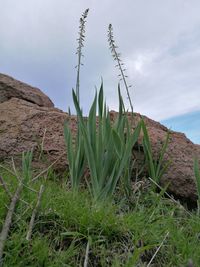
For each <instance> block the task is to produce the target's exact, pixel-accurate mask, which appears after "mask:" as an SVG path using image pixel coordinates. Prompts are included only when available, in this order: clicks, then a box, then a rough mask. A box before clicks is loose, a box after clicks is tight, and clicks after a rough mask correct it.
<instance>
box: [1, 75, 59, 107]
mask: <svg viewBox="0 0 200 267" xmlns="http://www.w3.org/2000/svg"><path fill="white" fill-rule="evenodd" d="M13 97H14V98H19V99H24V100H25V101H28V102H31V103H33V104H36V105H38V106H42V107H53V106H54V105H53V103H52V102H51V100H50V99H49V98H48V97H47V96H46V95H45V94H43V93H42V92H41V91H40V90H39V89H37V88H35V87H31V86H29V85H27V84H25V83H22V82H20V81H17V80H15V79H13V78H12V77H10V76H7V75H4V74H0V103H3V102H5V101H7V100H9V99H11V98H13Z"/></svg>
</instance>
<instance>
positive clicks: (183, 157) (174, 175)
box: [0, 76, 200, 201]
mask: <svg viewBox="0 0 200 267" xmlns="http://www.w3.org/2000/svg"><path fill="white" fill-rule="evenodd" d="M0 77H4V76H0ZM6 77H7V76H6ZM7 79H8V81H9V82H8V85H6V82H5V80H6V79H5V80H4V92H5V93H4V95H7V96H9V95H10V94H11V93H12V92H13V87H12V86H10V80H9V78H7ZM0 80H1V79H0ZM18 83H19V82H17V81H15V80H12V84H18ZM0 84H1V83H0ZM20 84H21V83H20ZM6 88H7V89H6ZM16 91H17V90H16ZM0 92H1V91H0ZM23 92H25V94H26V95H27V96H31V97H30V98H28V97H24V94H22V97H21V98H20V94H18V95H17V98H16V97H14V95H13V96H12V97H7V98H6V97H4V99H3V98H2V97H0V99H1V101H0V102H1V103H0V160H2V161H3V160H6V159H10V158H11V157H14V158H16V159H17V158H18V157H21V152H23V151H27V150H30V149H34V155H35V156H34V163H35V164H36V165H37V166H38V167H44V166H45V164H46V165H49V164H50V163H52V162H54V161H55V160H56V159H58V158H59V160H58V161H57V162H56V164H55V165H54V168H55V169H57V170H59V171H64V170H66V168H67V162H66V155H65V145H64V138H63V124H64V121H65V120H69V116H68V115H67V114H66V113H64V112H63V111H61V110H59V109H57V108H54V107H53V104H51V101H50V100H49V101H48V100H45V99H48V98H47V97H46V96H44V98H43V97H42V99H44V100H43V101H39V102H37V97H38V94H39V95H42V93H40V91H38V89H34V88H33V87H30V86H28V85H25V84H23ZM34 93H35V94H34ZM0 96H1V93H0ZM29 99H30V101H29ZM34 99H35V100H34ZM39 99H40V98H39ZM46 101H47V102H46ZM42 102H43V103H45V102H46V103H49V104H41V103H42ZM49 106H50V107H49ZM110 115H111V118H114V117H115V116H117V113H116V112H111V114H110ZM139 119H140V115H139V114H136V120H137V121H139ZM70 120H71V128H72V130H73V133H75V132H76V129H77V127H76V126H77V121H76V117H75V116H72V117H71V118H70ZM144 120H145V122H146V125H147V128H148V131H149V135H150V139H151V142H152V147H153V153H154V155H155V156H156V155H158V153H159V151H160V148H161V146H162V144H163V142H164V140H165V138H166V134H167V131H168V129H167V128H166V127H164V126H163V125H161V124H160V123H158V122H155V121H153V120H151V119H149V118H147V117H144ZM170 136H171V137H170V142H169V146H168V149H167V153H166V155H165V160H168V159H170V160H171V165H170V167H169V169H168V170H167V172H166V173H165V174H164V176H163V177H162V180H161V184H162V185H165V184H168V183H169V187H168V191H169V192H170V193H172V194H174V195H175V196H177V197H178V198H180V199H184V200H187V201H196V199H197V193H196V185H195V177H194V172H193V158H194V156H198V158H200V146H199V145H195V144H193V143H192V142H191V141H190V140H189V139H187V138H186V136H185V135H184V134H182V133H178V132H173V131H172V132H171V135H170ZM141 143H142V141H141V139H140V140H139V145H141ZM41 151H42V154H41ZM135 153H136V155H138V156H139V157H140V158H141V159H142V158H143V156H144V155H143V152H142V151H140V152H138V151H137V147H136V148H135ZM41 155H43V157H42V158H41ZM36 165H35V166H36Z"/></svg>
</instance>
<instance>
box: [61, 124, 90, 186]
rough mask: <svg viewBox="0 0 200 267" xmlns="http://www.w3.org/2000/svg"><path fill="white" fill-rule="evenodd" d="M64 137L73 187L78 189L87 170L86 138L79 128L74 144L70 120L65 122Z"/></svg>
mask: <svg viewBox="0 0 200 267" xmlns="http://www.w3.org/2000/svg"><path fill="white" fill-rule="evenodd" d="M78 127H79V125H78ZM64 138H65V145H66V149H67V158H68V164H69V174H70V181H71V187H72V189H73V190H74V191H77V190H78V188H79V185H80V181H81V178H82V177H83V174H84V170H85V153H84V143H83V142H84V140H83V137H82V135H81V133H80V130H77V135H76V138H75V140H74V141H75V142H74V144H73V140H72V133H71V129H70V126H69V122H65V124H64Z"/></svg>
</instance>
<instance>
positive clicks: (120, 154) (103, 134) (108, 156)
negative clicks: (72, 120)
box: [73, 84, 141, 200]
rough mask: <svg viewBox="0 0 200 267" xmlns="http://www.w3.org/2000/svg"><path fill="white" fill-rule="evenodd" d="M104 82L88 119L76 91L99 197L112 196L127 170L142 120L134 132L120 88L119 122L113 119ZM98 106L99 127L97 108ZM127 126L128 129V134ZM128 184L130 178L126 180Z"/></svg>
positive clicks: (93, 189)
mask: <svg viewBox="0 0 200 267" xmlns="http://www.w3.org/2000/svg"><path fill="white" fill-rule="evenodd" d="M103 99H104V97H103V84H102V85H101V88H100V90H99V94H98V95H97V93H96V94H95V97H94V101H93V104H92V106H91V109H90V112H89V117H88V120H87V121H86V120H84V118H83V116H82V111H81V109H80V105H79V102H78V99H77V97H76V94H75V92H74V91H73V101H74V105H75V108H76V111H77V116H78V121H79V127H80V133H79V134H81V135H82V136H83V142H84V148H85V156H86V159H87V163H88V167H89V170H90V175H91V185H90V191H91V193H92V195H93V196H94V198H95V199H96V200H103V199H107V198H108V197H110V196H112V194H113V193H114V191H115V188H116V185H117V183H118V181H119V179H120V177H122V175H123V174H124V172H125V171H126V170H125V168H126V167H127V162H129V160H130V157H131V155H132V148H133V146H134V144H135V143H136V141H137V139H138V136H139V133H140V129H141V124H140V123H139V124H138V126H137V127H136V129H135V131H134V132H133V133H131V131H130V129H129V125H128V119H127V117H126V114H125V113H123V106H124V105H123V101H122V97H121V93H120V90H119V116H118V119H117V121H116V122H115V123H112V122H111V120H110V114H109V110H108V109H107V107H106V103H104V101H103ZM97 107H98V127H97V126H96V111H97ZM126 128H127V133H126V135H124V133H125V130H126ZM126 184H127V185H128V182H127V181H126Z"/></svg>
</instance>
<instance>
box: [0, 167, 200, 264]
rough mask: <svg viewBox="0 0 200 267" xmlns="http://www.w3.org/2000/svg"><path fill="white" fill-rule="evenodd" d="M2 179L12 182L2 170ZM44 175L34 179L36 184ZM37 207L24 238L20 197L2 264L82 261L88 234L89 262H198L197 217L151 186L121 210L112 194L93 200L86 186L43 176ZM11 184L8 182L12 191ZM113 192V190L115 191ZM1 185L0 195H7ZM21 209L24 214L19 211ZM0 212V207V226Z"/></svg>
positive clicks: (0, 216)
mask: <svg viewBox="0 0 200 267" xmlns="http://www.w3.org/2000/svg"><path fill="white" fill-rule="evenodd" d="M3 176H4V177H5V181H6V182H7V183H8V184H9V183H10V182H12V177H11V176H10V174H8V173H6V172H4V175H3ZM43 182H44V181H43V179H41V180H39V181H37V182H35V183H34V187H33V188H34V190H38V188H40V185H41V184H42V183H43ZM45 188H46V190H45V194H44V195H43V198H42V201H41V207H40V213H39V215H38V217H37V219H36V222H35V226H34V229H33V234H32V239H31V241H29V242H27V241H26V234H27V228H28V224H29V220H30V218H31V213H32V212H31V209H28V210H27V211H26V213H24V210H25V207H26V205H25V203H24V202H21V201H20V202H19V203H18V205H17V208H16V210H15V216H14V219H13V223H12V227H11V229H10V234H9V238H8V239H7V242H6V247H5V255H4V266H48V267H53V266H54V267H55V266H65V265H66V266H83V264H84V261H85V257H86V248H87V244H88V240H89V244H90V245H89V251H88V259H87V263H88V267H95V266H96V267H97V266H102V267H104V266H127V267H128V266H147V265H148V263H149V262H150V261H151V259H152V257H153V256H154V255H155V252H156V251H157V250H158V248H159V246H160V245H161V244H162V241H163V240H164V238H165V236H166V234H167V233H168V232H169V234H168V236H167V238H166V239H165V241H164V242H163V244H162V246H161V247H160V249H159V250H158V252H157V254H156V256H155V257H154V258H153V261H152V264H154V265H155V266H161V267H162V266H168V265H169V266H186V264H187V262H188V261H189V259H192V261H193V264H194V266H198V265H199V264H200V260H199V254H200V247H199V245H198V243H199V240H198V236H199V229H200V221H199V219H198V218H199V217H198V215H197V214H195V213H192V214H191V215H190V216H188V214H187V213H186V212H185V211H184V210H180V209H179V207H178V206H177V205H174V203H173V202H171V201H170V199H166V198H164V197H163V195H161V194H157V193H154V192H152V191H151V190H150V191H147V192H143V191H141V192H140V198H139V201H138V205H133V204H131V203H130V202H129V201H128V200H126V199H125V200H124V201H127V203H126V205H133V206H130V208H129V209H126V210H124V209H123V207H122V206H121V204H120V201H118V199H119V200H120V199H121V196H120V195H115V199H116V201H115V203H113V202H104V203H102V202H100V203H98V205H97V204H96V203H95V202H94V199H93V197H92V196H91V194H90V193H89V191H88V190H87V189H84V190H80V191H79V192H77V193H76V194H75V193H74V192H72V191H70V190H66V186H65V184H62V183H59V182H58V180H57V181H56V182H54V181H51V180H49V179H46V184H45ZM15 189H16V188H13V191H15ZM115 194H116V193H115ZM5 196H6V193H5V191H4V190H2V188H1V187H0V198H1V200H3V199H4V201H5V202H4V204H5V205H7V204H8V203H9V200H8V199H7V200H6V198H5ZM22 196H23V199H24V200H25V201H29V202H32V201H34V200H35V193H34V192H32V191H30V194H29V196H27V197H26V196H25V195H24V194H23V195H22ZM23 213H24V214H23ZM4 216H5V213H0V228H1V227H2V221H3V218H4Z"/></svg>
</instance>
